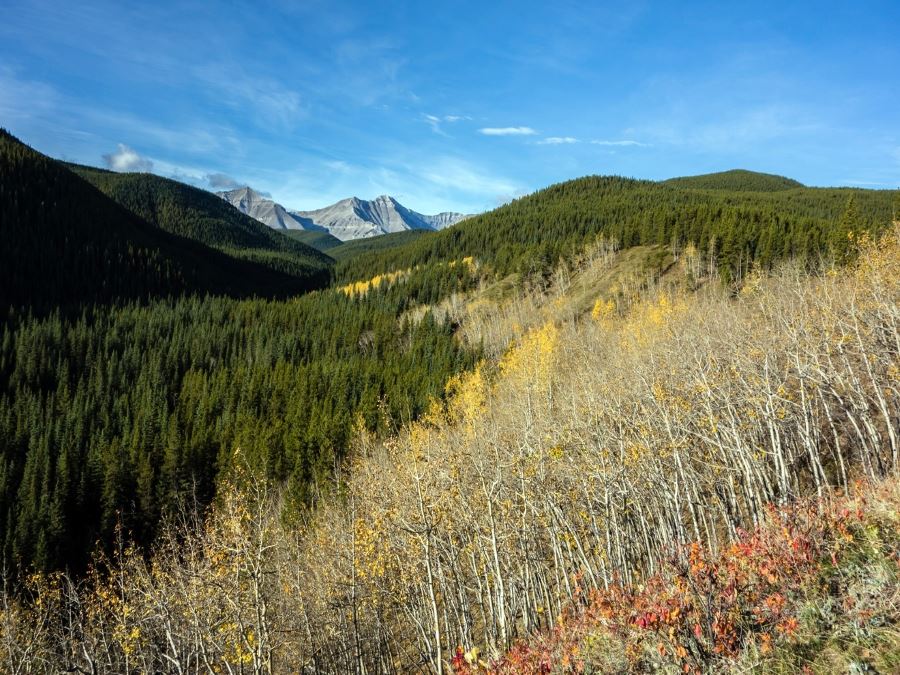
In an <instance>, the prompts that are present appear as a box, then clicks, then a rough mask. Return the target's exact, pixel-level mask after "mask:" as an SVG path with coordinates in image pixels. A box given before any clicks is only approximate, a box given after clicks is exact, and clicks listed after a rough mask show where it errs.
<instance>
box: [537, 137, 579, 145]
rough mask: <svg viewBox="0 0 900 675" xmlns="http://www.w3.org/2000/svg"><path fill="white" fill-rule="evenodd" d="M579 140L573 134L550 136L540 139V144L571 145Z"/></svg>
mask: <svg viewBox="0 0 900 675" xmlns="http://www.w3.org/2000/svg"><path fill="white" fill-rule="evenodd" d="M577 142H578V139H577V138H573V137H572V136H548V137H547V138H544V139H542V140H540V141H538V145H570V144H572V143H577Z"/></svg>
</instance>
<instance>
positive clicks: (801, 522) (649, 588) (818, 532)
mask: <svg viewBox="0 0 900 675" xmlns="http://www.w3.org/2000/svg"><path fill="white" fill-rule="evenodd" d="M898 487H900V486H898V483H897V481H896V479H895V480H892V481H889V482H888V483H886V484H885V485H883V486H881V487H880V488H878V489H877V490H875V491H870V492H869V493H868V494H869V495H870V497H869V498H868V499H867V498H866V497H865V496H863V495H861V496H859V497H857V498H855V499H852V500H851V499H846V498H842V499H837V500H835V501H833V502H831V503H829V502H827V501H816V500H810V501H805V502H801V503H798V504H796V505H794V506H791V507H787V508H782V509H776V508H774V507H770V508H769V514H768V517H767V519H766V521H765V522H764V523H763V524H762V525H761V526H760V527H758V528H757V529H755V530H754V531H753V532H740V533H739V536H738V539H737V541H736V542H735V543H734V544H732V545H731V546H730V547H728V548H727V549H726V550H724V551H723V552H722V553H720V554H719V555H713V554H711V553H710V551H709V549H708V548H707V547H706V546H704V545H702V544H700V543H696V542H695V543H692V544H690V545H688V546H686V547H683V548H681V549H679V550H678V551H677V552H675V554H674V555H673V556H672V557H671V558H670V559H669V560H668V561H666V563H665V565H664V567H663V569H662V570H661V571H660V572H658V573H657V574H655V575H653V576H652V577H649V578H648V579H647V580H646V581H645V583H643V584H634V585H631V586H628V585H624V584H614V585H611V586H609V587H608V588H606V589H602V590H595V591H591V592H589V593H587V594H581V595H580V596H579V597H578V600H577V602H575V603H573V604H572V605H571V606H570V607H569V609H568V610H567V611H566V612H565V613H564V615H563V616H561V617H559V619H560V620H559V621H558V622H557V624H556V625H555V627H554V628H553V629H551V630H550V631H549V632H546V633H544V634H539V635H535V636H533V637H531V638H530V639H527V640H524V641H522V642H519V643H518V644H517V645H515V646H514V647H513V648H512V649H511V650H510V651H509V652H508V653H507V654H506V655H505V656H503V658H501V659H500V660H498V661H495V662H493V663H491V664H484V663H479V662H477V661H474V659H472V658H471V656H470V655H467V654H466V652H465V651H464V650H463V648H459V649H458V650H457V652H456V655H455V657H454V658H453V661H452V666H453V669H454V672H455V673H456V674H457V675H472V674H474V673H482V672H492V673H498V674H500V673H503V674H511V673H581V672H597V671H598V670H599V671H616V672H620V671H626V670H627V671H629V672H635V671H638V672H640V671H650V670H656V669H660V668H663V669H665V670H666V671H667V672H670V671H673V670H680V671H681V672H685V673H699V672H708V671H709V670H710V669H712V670H716V671H719V670H724V669H727V667H728V666H729V665H733V664H734V662H736V661H737V660H739V659H741V658H744V657H746V655H747V653H748V652H752V654H753V655H754V657H755V658H756V659H757V660H764V659H765V658H766V657H767V656H769V655H772V654H773V653H774V652H775V651H776V650H780V651H784V650H790V649H791V647H792V646H793V645H795V644H796V643H799V642H803V641H809V640H810V637H811V636H810V635H809V634H808V630H807V631H804V630H803V626H802V624H803V621H804V619H803V616H802V610H803V609H804V607H808V606H809V605H810V604H813V605H816V604H820V605H821V604H825V603H826V601H827V600H828V599H829V598H831V599H832V600H834V599H836V600H838V603H837V606H838V610H837V612H838V616H836V617H835V621H838V622H843V623H850V624H853V625H854V626H855V627H856V628H857V629H864V628H865V626H867V625H870V624H873V623H874V624H876V625H878V624H883V623H884V622H889V623H890V622H896V621H897V620H898V619H900V617H897V616H895V615H892V614H891V613H892V612H893V610H892V608H891V607H890V606H886V607H884V608H883V609H884V611H885V612H887V616H884V617H881V618H880V620H879V621H874V622H873V616H874V615H875V614H877V613H878V610H877V609H875V610H873V608H872V607H871V606H869V605H864V603H859V602H857V601H856V600H854V597H853V596H854V594H853V593H849V592H848V589H849V587H850V586H851V585H852V584H853V582H854V579H856V578H857V577H858V574H857V575H855V574H854V570H856V571H857V572H859V570H860V569H867V568H869V567H871V566H872V565H887V567H888V569H890V570H892V571H893V575H892V580H891V582H890V583H891V586H892V588H893V590H894V592H896V591H897V590H898V581H897V579H898V576H900V549H898V542H900V518H898V515H897V514H898V508H897V507H898V506H900V499H898ZM869 500H871V501H872V503H876V504H878V505H879V506H880V507H881V508H879V509H873V508H870V506H871V504H870V502H869ZM885 506H886V507H887V509H885V508H884V507H885ZM801 633H802V634H801Z"/></svg>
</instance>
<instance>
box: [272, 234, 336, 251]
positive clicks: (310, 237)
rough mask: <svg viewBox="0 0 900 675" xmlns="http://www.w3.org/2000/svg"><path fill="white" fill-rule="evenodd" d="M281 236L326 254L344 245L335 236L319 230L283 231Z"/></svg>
mask: <svg viewBox="0 0 900 675" xmlns="http://www.w3.org/2000/svg"><path fill="white" fill-rule="evenodd" d="M281 234H283V235H284V236H286V237H289V238H290V239H293V240H294V241H299V242H300V243H302V244H306V245H307V246H312V247H313V248H315V249H318V250H319V251H323V252H326V253H327V252H328V251H329V250H330V249H333V248H334V247H336V246H340V245H341V244H342V243H343V242H341V240H340V239H338V238H337V237H335V236H334V235H333V234H329V233H328V232H319V231H317V230H283V231H282V232H281Z"/></svg>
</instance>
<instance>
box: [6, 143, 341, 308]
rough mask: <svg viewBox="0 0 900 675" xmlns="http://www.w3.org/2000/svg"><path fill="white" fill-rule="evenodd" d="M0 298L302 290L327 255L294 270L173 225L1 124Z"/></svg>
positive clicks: (74, 300)
mask: <svg viewBox="0 0 900 675" xmlns="http://www.w3.org/2000/svg"><path fill="white" fill-rule="evenodd" d="M0 205H2V206H0V208H2V209H3V213H2V219H0V228H2V229H0V235H2V239H3V246H2V248H0V307H2V308H3V312H4V313H6V310H7V309H8V308H9V307H16V308H27V310H29V311H40V312H43V311H49V310H50V309H53V308H58V307H77V306H81V305H85V304H90V303H92V302H101V303H106V302H112V301H119V300H129V299H148V298H152V297H162V296H168V295H181V294H190V293H221V294H228V295H241V296H246V295H252V294H280V295H288V294H290V293H296V292H300V291H302V290H306V289H309V288H313V287H316V286H321V285H323V284H324V283H326V282H327V279H328V270H327V269H326V268H325V264H326V263H325V261H324V260H322V259H321V258H316V257H310V258H309V262H310V265H308V266H303V267H302V268H301V267H295V268H294V269H295V272H297V273H298V275H294V274H286V273H284V272H280V271H277V270H274V269H271V268H267V267H264V266H263V265H260V264H257V263H255V262H251V261H250V260H239V259H236V258H234V257H232V256H230V255H226V254H224V253H222V252H220V251H217V250H214V249H211V248H209V247H208V246H205V245H203V244H202V243H200V242H199V241H193V240H191V239H187V238H185V237H183V236H179V235H178V234H177V233H176V234H172V233H169V232H165V231H163V230H161V229H159V228H158V227H155V226H154V225H152V224H150V223H148V222H146V221H145V220H144V219H143V218H141V217H139V216H138V215H135V213H132V212H131V211H129V210H127V209H125V208H123V207H122V206H121V205H119V204H117V203H115V202H114V201H112V200H111V199H109V198H108V197H107V196H105V195H104V194H103V193H101V192H100V191H98V190H97V189H96V188H95V187H94V186H92V185H91V184H89V183H88V182H86V181H85V180H84V179H82V178H81V177H79V176H77V175H75V174H74V173H72V172H71V171H69V170H68V169H66V168H65V166H63V165H62V164H61V163H59V162H56V161H55V160H52V159H49V158H47V157H44V156H43V155H41V154H40V153H38V152H35V151H34V150H32V149H31V148H29V147H27V146H25V145H24V144H22V143H21V142H19V141H18V140H17V139H15V138H13V137H12V136H10V135H9V134H8V133H7V132H5V131H0Z"/></svg>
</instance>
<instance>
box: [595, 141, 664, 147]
mask: <svg viewBox="0 0 900 675" xmlns="http://www.w3.org/2000/svg"><path fill="white" fill-rule="evenodd" d="M591 145H606V146H613V147H634V148H646V147H649V145H650V144H649V143H641V142H639V141H602V140H594V141H591Z"/></svg>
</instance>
